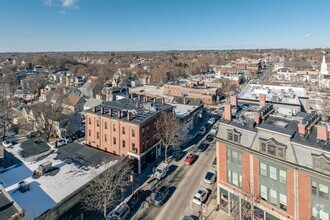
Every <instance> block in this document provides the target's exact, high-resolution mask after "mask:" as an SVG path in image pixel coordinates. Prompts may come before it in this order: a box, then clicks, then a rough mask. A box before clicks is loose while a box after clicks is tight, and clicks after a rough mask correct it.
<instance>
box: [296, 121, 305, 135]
mask: <svg viewBox="0 0 330 220" xmlns="http://www.w3.org/2000/svg"><path fill="white" fill-rule="evenodd" d="M306 132H307V129H306V126H305V125H304V124H302V123H299V124H298V133H299V134H301V135H306Z"/></svg>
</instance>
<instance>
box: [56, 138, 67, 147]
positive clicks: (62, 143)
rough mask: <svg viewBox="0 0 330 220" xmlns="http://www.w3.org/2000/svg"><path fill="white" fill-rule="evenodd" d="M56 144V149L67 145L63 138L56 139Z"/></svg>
mask: <svg viewBox="0 0 330 220" xmlns="http://www.w3.org/2000/svg"><path fill="white" fill-rule="evenodd" d="M56 142H57V147H60V146H63V145H66V144H67V143H68V142H67V140H66V139H64V138H61V139H58V140H57V141H56Z"/></svg>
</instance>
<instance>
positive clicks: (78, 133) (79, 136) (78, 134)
mask: <svg viewBox="0 0 330 220" xmlns="http://www.w3.org/2000/svg"><path fill="white" fill-rule="evenodd" d="M76 135H77V136H78V138H83V137H85V133H84V132H82V131H80V130H79V131H76Z"/></svg>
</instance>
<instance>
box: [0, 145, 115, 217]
mask: <svg viewBox="0 0 330 220" xmlns="http://www.w3.org/2000/svg"><path fill="white" fill-rule="evenodd" d="M23 145H24V144H18V145H15V146H14V147H13V148H6V150H7V151H8V152H9V153H11V154H12V155H14V156H15V157H16V158H17V159H19V160H20V161H21V163H18V164H16V165H14V166H11V167H9V168H7V169H5V170H2V171H1V172H0V182H2V185H3V187H4V188H5V190H6V191H7V192H8V194H9V195H10V196H11V197H12V198H13V200H14V201H15V202H16V203H17V204H18V205H19V206H20V207H21V208H22V209H25V210H26V212H27V215H28V216H30V217H37V216H39V215H41V214H42V213H44V212H45V211H47V210H48V209H50V208H52V207H53V206H55V205H56V204H57V203H59V202H61V201H62V200H63V199H65V198H66V197H67V196H69V195H70V194H72V193H73V192H75V191H76V190H78V189H79V188H80V187H82V186H84V185H85V184H86V183H88V182H89V181H90V180H92V179H93V178H94V175H95V171H97V170H99V169H100V168H98V167H100V165H102V164H106V165H107V166H111V165H113V164H115V163H116V161H117V160H118V159H119V157H117V156H114V155H111V154H109V153H106V152H103V151H99V150H97V149H94V148H90V147H87V146H85V145H81V144H77V143H70V144H67V145H64V146H61V147H60V148H53V147H52V146H49V150H47V151H44V152H42V153H40V154H39V155H31V156H28V157H25V158H24V157H22V155H21V152H22V151H24V149H23V148H22V146H23ZM48 161H50V162H52V166H53V169H52V171H50V172H48V173H46V174H44V175H42V176H40V177H36V176H34V175H33V172H34V170H36V169H37V167H38V166H39V165H40V164H43V163H45V162H48ZM22 180H25V181H27V182H28V183H30V190H29V191H26V192H24V193H22V192H20V191H19V190H18V183H19V182H20V181H22Z"/></svg>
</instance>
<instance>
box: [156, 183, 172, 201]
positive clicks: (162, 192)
mask: <svg viewBox="0 0 330 220" xmlns="http://www.w3.org/2000/svg"><path fill="white" fill-rule="evenodd" d="M169 191H170V190H169V187H168V186H162V187H160V189H159V190H158V192H157V194H156V195H155V199H154V204H155V205H156V206H161V205H163V204H164V202H165V200H166V198H167V197H168V195H169Z"/></svg>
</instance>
